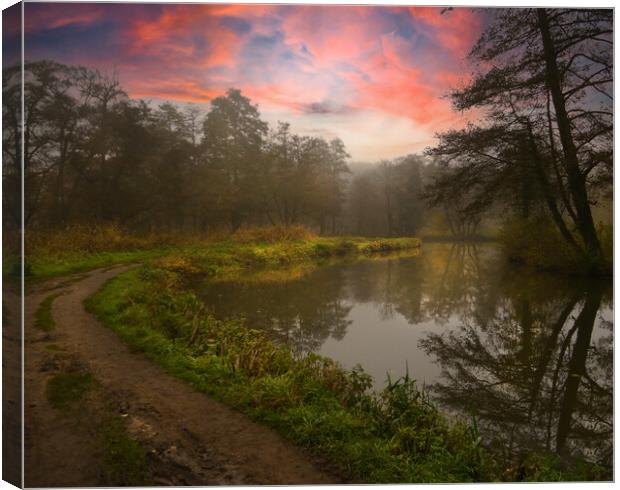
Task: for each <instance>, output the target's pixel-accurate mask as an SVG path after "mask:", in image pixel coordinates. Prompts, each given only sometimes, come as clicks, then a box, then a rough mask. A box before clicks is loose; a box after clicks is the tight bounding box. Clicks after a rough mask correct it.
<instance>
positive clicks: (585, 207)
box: [537, 8, 603, 266]
mask: <svg viewBox="0 0 620 490" xmlns="http://www.w3.org/2000/svg"><path fill="white" fill-rule="evenodd" d="M537 13H538V25H539V29H540V34H541V37H542V42H543V49H544V55H545V65H546V70H545V77H546V82H547V87H548V88H549V91H550V92H551V98H552V100H553V106H554V108H555V116H556V119H557V123H558V129H559V132H560V141H561V142H562V150H563V153H564V164H565V166H566V173H567V175H568V185H569V189H570V194H571V197H572V200H573V203H574V205H575V212H576V214H577V223H575V224H576V225H577V229H578V230H579V233H580V235H581V237H582V238H583V241H584V245H585V247H586V251H587V253H588V255H589V257H590V258H591V259H593V262H594V263H595V264H596V265H598V266H600V265H601V264H602V263H603V253H602V250H601V246H600V243H599V240H598V237H597V235H596V228H595V226H594V220H593V219H592V212H591V210H590V204H589V203H588V193H587V190H586V181H585V176H584V175H583V174H582V172H581V170H580V169H579V161H578V158H577V149H576V147H575V142H574V140H573V135H572V130H571V126H570V120H569V118H568V113H567V111H566V104H565V100H564V95H563V93H562V85H561V82H560V73H559V70H558V65H557V60H556V53H555V46H554V44H553V39H552V38H551V31H550V28H549V19H548V17H547V11H546V10H545V9H544V8H541V9H537Z"/></svg>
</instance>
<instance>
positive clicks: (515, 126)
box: [432, 9, 613, 267]
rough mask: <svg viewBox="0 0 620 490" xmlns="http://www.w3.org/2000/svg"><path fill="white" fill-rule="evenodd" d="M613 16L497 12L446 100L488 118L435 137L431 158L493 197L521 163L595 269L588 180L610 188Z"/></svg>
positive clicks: (597, 252) (597, 258)
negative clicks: (470, 67)
mask: <svg viewBox="0 0 620 490" xmlns="http://www.w3.org/2000/svg"><path fill="white" fill-rule="evenodd" d="M612 17H613V13H612V11H611V10H584V9H554V10H553V11H547V10H546V9H501V10H498V12H497V14H496V17H495V19H494V22H492V24H491V25H490V27H489V28H488V29H487V31H486V32H485V33H483V35H482V36H481V38H480V39H479V41H478V42H477V44H476V45H475V46H474V48H473V50H472V52H471V54H470V58H471V59H472V60H473V61H474V62H477V63H478V67H479V68H478V70H479V72H478V74H477V75H476V76H475V77H474V79H473V81H472V82H471V83H470V84H469V85H467V86H466V87H464V88H463V89H460V90H457V91H455V92H453V94H452V99H453V102H454V105H455V108H457V109H459V110H465V109H472V108H480V109H484V110H485V111H486V116H487V117H486V119H485V121H484V122H483V123H481V124H479V125H478V126H471V127H468V128H466V129H465V130H462V131H452V132H448V133H445V134H443V135H441V144H440V146H439V147H437V148H435V149H434V150H433V151H432V152H433V153H435V154H436V155H442V156H445V157H447V161H448V162H450V164H453V165H455V166H456V167H461V168H464V167H471V168H469V169H467V170H461V171H460V172H457V173H456V174H455V175H458V176H459V177H463V175H465V176H466V177H467V179H468V180H465V181H464V182H463V183H462V185H463V186H464V187H465V186H469V187H470V188H475V187H478V188H480V189H481V188H488V189H489V190H490V191H491V192H493V191H495V192H494V194H495V195H501V194H502V193H503V192H504V191H505V188H504V186H503V182H507V180H506V179H504V178H501V177H500V175H504V176H505V175H506V172H509V168H510V167H515V166H521V168H522V169H523V172H521V174H522V175H523V174H524V173H525V172H527V175H528V177H527V178H528V180H532V181H535V182H536V185H537V192H539V195H540V197H541V199H542V202H544V203H545V206H546V208H547V212H548V213H549V215H550V216H551V218H552V219H553V222H554V223H555V224H556V226H557V227H558V229H559V230H560V232H561V233H562V235H563V236H564V238H565V239H566V241H567V242H568V243H569V244H570V246H571V247H573V248H575V249H578V250H579V251H580V252H581V254H582V255H583V256H584V258H587V259H588V260H590V261H592V262H594V264H596V267H600V266H601V264H603V263H604V260H603V256H602V251H601V247H600V243H599V240H598V237H597V234H596V229H595V225H594V220H593V219H592V212H591V209H590V203H591V198H590V194H591V193H592V192H593V186H594V184H595V183H597V184H600V183H602V182H607V183H609V180H608V178H607V176H608V175H609V174H610V172H611V165H612V160H611V156H612V146H611V134H612V129H613V125H612V110H611V104H612V95H611V89H612V82H613V79H612V47H613V46H612V40H611V36H612V20H613V19H612ZM489 67H491V68H489ZM524 165H526V166H527V168H525V167H524ZM478 170H479V171H478ZM511 186H512V188H513V189H514V184H511ZM439 187H441V186H439ZM481 195H482V193H478V196H481ZM477 204H478V205H479V206H481V207H482V206H484V205H485V202H484V201H482V200H477ZM486 204H488V202H487V203H486Z"/></svg>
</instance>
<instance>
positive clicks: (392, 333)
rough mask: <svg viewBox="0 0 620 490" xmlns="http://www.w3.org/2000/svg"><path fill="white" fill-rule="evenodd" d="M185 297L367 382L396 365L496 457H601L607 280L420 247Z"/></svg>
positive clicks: (456, 249)
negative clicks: (470, 423)
mask: <svg viewBox="0 0 620 490" xmlns="http://www.w3.org/2000/svg"><path fill="white" fill-rule="evenodd" d="M198 293H199V295H200V296H201V298H202V299H203V301H204V302H205V303H206V304H207V305H208V306H209V308H210V309H211V311H213V312H214V314H215V316H216V317H219V318H230V317H241V318H244V319H245V321H246V322H247V324H248V325H249V326H251V327H253V328H261V329H266V330H267V332H268V334H269V335H270V337H271V338H273V339H274V340H276V341H278V342H285V343H286V344H287V345H289V346H290V347H291V348H292V349H293V350H294V351H296V352H299V353H304V352H309V351H312V352H316V353H319V354H322V355H325V356H328V357H331V358H333V359H335V360H337V361H339V362H340V363H341V364H342V365H344V366H345V367H348V368H351V367H353V366H355V365H356V364H360V365H361V366H362V367H363V368H364V370H365V371H366V372H367V373H369V374H371V375H372V376H373V378H374V380H375V386H376V387H377V388H381V387H382V386H383V385H384V384H385V381H386V378H387V374H388V373H389V374H390V376H392V378H394V377H398V376H400V375H403V374H404V373H405V372H406V371H407V370H408V372H409V374H410V375H411V376H412V377H413V378H415V379H416V380H417V381H418V383H419V385H420V386H424V387H425V388H426V389H427V390H428V391H429V393H430V394H431V396H432V397H433V398H434V399H435V400H436V401H437V403H439V404H440V405H441V406H442V407H443V408H444V409H445V410H446V411H447V412H449V413H451V414H453V415H454V416H460V417H464V418H467V419H471V418H472V416H474V415H475V417H476V420H477V421H478V425H479V426H480V427H481V433H482V435H483V439H484V440H485V441H486V443H487V444H488V445H490V446H495V448H496V449H497V450H498V451H500V452H502V453H503V454H505V455H506V457H513V456H514V454H515V453H518V452H519V451H520V450H522V449H538V450H541V449H547V450H551V451H554V452H559V453H562V454H565V455H568V454H575V453H581V454H582V455H583V456H585V457H587V459H590V460H595V461H598V462H601V463H603V464H606V465H607V464H611V458H612V436H613V425H612V418H613V408H612V404H613V392H612V388H613V311H612V284H611V281H608V280H607V281H602V280H585V279H581V278H577V277H568V276H559V275H552V274H535V273H532V272H528V271H526V270H525V269H523V268H518V267H514V266H509V265H507V264H506V263H505V261H504V260H503V258H502V256H501V254H500V253H499V251H498V250H497V248H496V246H494V245H489V244H484V245H480V244H426V245H424V246H423V247H422V249H421V251H420V253H419V254H418V255H416V256H405V257H403V256H396V257H380V258H373V259H368V260H358V261H352V262H341V263H338V264H334V265H330V266H324V267H321V268H318V269H316V270H313V271H309V272H307V271H303V270H292V271H289V272H285V273H282V274H276V275H275V276H274V275H273V274H271V273H265V274H252V275H248V276H245V277H240V278H237V279H235V280H234V281H230V280H228V281H212V282H208V283H206V284H204V285H202V286H201V287H200V290H199V291H198Z"/></svg>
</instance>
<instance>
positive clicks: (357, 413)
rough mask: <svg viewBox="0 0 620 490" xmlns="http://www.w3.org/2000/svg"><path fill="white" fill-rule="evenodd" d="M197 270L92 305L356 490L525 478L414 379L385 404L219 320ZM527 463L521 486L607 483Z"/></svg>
mask: <svg viewBox="0 0 620 490" xmlns="http://www.w3.org/2000/svg"><path fill="white" fill-rule="evenodd" d="M358 243H359V242H358ZM302 249H304V250H307V248H306V246H305V245H303V246H302ZM259 250H260V249H259ZM263 250H264V248H263ZM280 252H281V251H280ZM280 252H277V253H275V254H273V253H272V252H270V253H269V254H268V255H269V256H270V257H274V256H277V255H279V254H280ZM285 255H287V256H289V254H288V253H286V254H285ZM196 269H197V265H196V262H194V263H183V264H181V262H180V261H179V262H178V263H176V264H175V262H174V261H172V262H170V263H167V264H163V265H162V264H160V265H159V266H145V267H142V268H141V269H139V270H133V271H130V272H127V273H124V274H122V275H120V276H118V277H116V278H114V279H113V280H111V281H110V282H108V283H107V284H106V285H105V286H104V288H102V289H101V290H100V291H99V292H98V293H97V294H95V295H94V296H92V297H91V298H89V299H88V300H87V302H86V306H87V308H88V309H89V310H90V311H92V312H94V313H95V314H96V315H97V316H98V317H99V318H100V319H101V320H102V321H103V322H104V323H105V324H106V325H107V326H109V327H110V328H112V329H113V330H114V331H115V332H117V333H118V334H119V336H121V338H122V339H123V340H125V341H126V342H127V343H128V344H129V345H130V346H131V347H132V348H134V349H136V350H138V351H141V352H144V353H145V354H146V355H147V356H148V357H149V358H150V359H151V360H153V361H154V362H156V363H157V364H159V365H161V366H163V367H164V368H165V369H166V370H167V371H168V372H170V373H171V374H173V375H175V376H177V377H179V378H181V379H183V380H185V381H187V382H188V383H190V384H191V385H192V386H193V387H194V388H195V389H197V390H199V391H202V392H205V393H208V394H210V395H212V396H214V397H216V398H217V399H219V400H221V401H223V402H224V403H226V404H228V405H229V406H231V407H234V408H236V409H238V410H240V411H241V412H243V413H246V414H247V415H249V416H250V417H252V418H253V419H254V420H256V421H258V422H261V423H263V424H266V425H268V426H270V427H272V428H274V429H275V430H277V431H278V432H280V433H281V434H282V435H283V436H284V437H286V438H288V439H290V440H292V441H293V442H295V443H296V444H298V445H300V446H302V447H305V448H307V449H308V450H310V451H312V452H314V453H315V454H317V455H319V456H321V457H324V458H328V459H330V460H332V461H333V462H334V463H335V464H336V465H337V466H338V467H339V468H340V470H341V472H342V473H343V474H344V475H346V476H347V477H349V478H350V479H352V480H353V481H361V482H367V483H405V482H406V483H415V482H472V481H495V480H504V479H511V478H516V476H514V477H510V475H509V474H508V473H506V472H505V471H504V469H503V468H500V467H499V465H498V463H497V462H496V460H495V458H494V456H493V455H492V454H490V453H488V452H487V451H486V450H485V449H483V448H482V447H481V446H480V439H479V436H478V434H477V431H476V429H475V426H474V427H470V426H468V425H467V424H464V423H461V422H457V423H450V422H448V421H447V419H446V418H445V417H444V416H443V415H442V414H441V412H440V411H439V410H438V409H437V408H436V407H435V406H434V404H433V403H431V402H430V400H429V399H428V397H427V396H426V394H425V393H424V392H423V391H421V390H419V389H418V387H417V386H416V384H415V381H414V380H413V379H411V378H410V377H409V376H406V377H404V378H401V379H398V380H392V381H390V382H389V383H388V387H387V388H386V389H385V390H384V391H383V392H381V393H379V394H377V393H375V392H373V391H371V390H370V385H371V381H370V378H369V377H368V376H367V375H366V374H365V373H364V372H363V371H362V370H361V369H357V370H353V371H346V370H344V369H342V368H341V367H340V366H338V365H337V364H336V363H335V362H334V361H332V360H330V359H327V358H324V357H320V356H316V355H309V356H307V357H305V358H303V359H299V358H295V357H294V356H293V355H292V354H291V353H290V351H288V350H287V349H286V348H285V347H282V346H276V345H274V344H273V343H271V342H269V341H268V340H267V339H266V338H265V336H264V334H263V333H261V332H259V331H256V330H251V329H248V328H246V327H245V326H244V325H242V324H241V323H239V322H235V321H224V322H221V321H216V320H214V319H213V318H212V317H210V316H209V315H208V314H207V312H205V311H204V307H203V306H202V304H201V303H200V301H199V300H198V299H197V298H196V297H195V295H193V294H192V293H191V292H187V291H185V290H183V288H182V287H181V286H180V284H182V283H183V276H184V274H186V273H188V272H187V271H188V270H189V271H190V273H196ZM528 461H530V462H529V463H528V466H527V467H525V466H524V467H519V471H518V472H516V473H515V475H518V479H519V480H527V479H534V480H540V481H552V480H556V479H557V477H558V475H559V476H560V479H564V480H571V479H597V476H599V474H598V473H597V471H599V470H598V469H597V468H595V467H593V466H592V465H590V466H587V465H586V466H585V468H586V470H584V471H582V472H581V473H579V474H574V473H570V472H567V471H560V470H559V469H558V465H559V463H557V464H555V463H554V464H550V463H548V461H552V458H551V457H548V458H547V457H545V458H542V457H540V458H538V459H536V458H534V457H532V458H530V460H528ZM532 461H533V462H532ZM506 475H508V476H506Z"/></svg>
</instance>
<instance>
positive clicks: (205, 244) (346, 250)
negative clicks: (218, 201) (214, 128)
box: [3, 225, 420, 282]
mask: <svg viewBox="0 0 620 490" xmlns="http://www.w3.org/2000/svg"><path fill="white" fill-rule="evenodd" d="M419 245H420V242H419V240H417V239H415V238H403V239H376V240H373V239H362V238H355V237H351V238H347V237H338V238H323V237H317V236H316V235H315V234H314V233H313V232H311V231H309V230H308V229H306V228H304V227H302V226H269V227H248V228H242V229H239V230H237V231H236V232H235V233H231V232H228V231H226V230H213V231H211V232H209V233H206V234H189V233H177V234H163V233H150V234H142V235H136V234H133V233H129V232H127V231H124V230H122V229H121V228H119V227H118V226H115V225H98V226H92V227H89V226H73V227H69V228H66V229H63V230H51V231H44V230H39V231H29V232H28V236H27V237H26V254H25V256H26V263H25V266H24V270H25V275H26V277H27V280H28V281H29V282H33V281H40V280H43V279H49V278H52V277H57V276H62V275H66V274H72V273H77V272H84V271H87V270H91V269H96V268H101V267H107V266H112V265H115V264H121V263H133V262H148V261H153V260H156V259H159V258H164V257H177V258H178V257H182V258H183V259H185V260H191V261H193V262H196V263H197V265H198V266H199V267H200V269H201V270H202V271H206V272H214V270H215V269H217V268H222V267H223V268H227V269H235V268H247V267H248V266H254V267H259V266H265V267H275V266H282V265H287V264H293V263H301V262H308V261H320V260H325V259H328V258H333V257H343V256H346V255H354V254H367V255H368V254H373V253H376V252H385V251H393V250H398V249H406V248H412V247H418V246H419ZM16 265H17V266H19V263H18V262H16V261H15V260H14V258H13V257H11V256H10V254H8V255H7V254H5V257H4V268H3V271H4V274H5V278H7V279H10V277H12V275H11V274H12V271H13V273H14V272H15V271H19V270H20V268H19V267H16Z"/></svg>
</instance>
